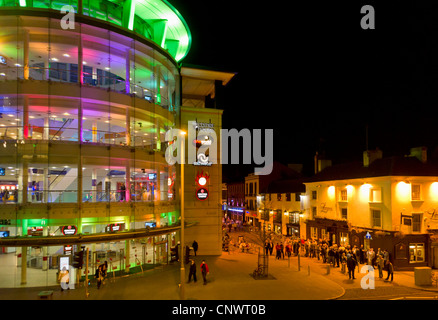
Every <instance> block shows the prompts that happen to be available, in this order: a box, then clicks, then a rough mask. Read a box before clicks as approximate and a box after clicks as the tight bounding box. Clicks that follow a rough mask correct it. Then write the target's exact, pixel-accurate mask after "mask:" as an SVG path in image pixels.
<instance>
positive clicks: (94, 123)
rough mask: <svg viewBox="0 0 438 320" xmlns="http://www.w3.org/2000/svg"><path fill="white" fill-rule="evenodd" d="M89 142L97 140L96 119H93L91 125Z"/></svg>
mask: <svg viewBox="0 0 438 320" xmlns="http://www.w3.org/2000/svg"><path fill="white" fill-rule="evenodd" d="M91 142H97V121H96V120H93V125H92V127H91Z"/></svg>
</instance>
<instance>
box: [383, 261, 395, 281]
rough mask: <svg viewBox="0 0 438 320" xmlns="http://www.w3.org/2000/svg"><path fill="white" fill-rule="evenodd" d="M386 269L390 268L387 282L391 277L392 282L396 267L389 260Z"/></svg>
mask: <svg viewBox="0 0 438 320" xmlns="http://www.w3.org/2000/svg"><path fill="white" fill-rule="evenodd" d="M386 267H387V268H388V269H387V271H388V276H387V277H386V279H385V281H388V279H389V276H391V281H390V282H392V280H393V279H394V266H393V265H392V263H391V261H389V260H388V263H387V264H386Z"/></svg>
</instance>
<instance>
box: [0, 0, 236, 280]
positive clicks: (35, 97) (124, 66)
mask: <svg viewBox="0 0 438 320" xmlns="http://www.w3.org/2000/svg"><path fill="white" fill-rule="evenodd" d="M65 5H70V6H71V7H72V8H73V9H74V12H75V14H74V19H73V20H72V19H70V20H69V21H68V28H66V26H65V24H63V23H62V22H63V19H64V20H65V17H66V14H71V13H72V12H71V10H72V9H71V7H70V8H67V9H65V7H64V6H65ZM69 10H70V11H69ZM0 17H1V19H0V26H1V28H0V30H1V31H0V43H1V46H0V147H1V150H0V189H1V201H0V234H1V235H2V236H4V238H1V239H0V246H1V250H2V253H5V254H8V255H7V256H9V257H13V258H11V263H10V264H9V262H8V266H9V265H10V268H9V269H6V270H2V271H4V272H6V273H4V274H10V275H11V277H10V278H11V282H10V283H8V284H7V286H14V285H15V286H19V285H24V284H27V285H32V284H34V283H36V282H35V281H36V277H37V276H36V275H34V273H33V270H38V271H39V273H40V274H41V270H43V271H46V272H44V273H43V274H44V276H43V277H44V279H45V280H44V284H52V283H53V282H54V281H55V279H56V276H55V275H54V274H53V275H52V273H56V272H57V271H59V269H60V267H61V264H62V263H66V262H65V261H67V262H68V263H70V264H71V263H72V260H71V258H70V260H68V259H67V260H65V259H62V258H65V257H68V256H70V257H71V253H72V251H73V252H75V251H76V252H77V251H79V250H81V246H82V247H84V246H86V247H87V248H89V249H90V252H91V260H90V263H91V264H92V265H93V266H95V265H96V264H98V263H102V262H103V261H108V262H109V263H110V264H111V266H110V267H111V270H116V271H118V272H131V271H132V269H135V268H138V266H139V265H141V264H143V265H147V264H151V265H152V264H161V263H168V262H169V261H170V260H171V255H170V247H172V246H175V245H176V244H177V242H178V241H179V235H178V231H179V229H180V209H181V208H180V199H181V195H180V188H181V179H180V168H179V165H169V164H168V163H167V162H166V160H165V150H166V148H167V146H168V144H169V142H166V141H165V132H166V131H167V130H169V129H171V128H180V127H181V121H182V118H181V117H182V113H181V111H182V106H183V104H184V103H183V101H182V100H183V95H182V89H183V87H184V88H185V89H186V90H187V91H188V94H189V95H190V96H189V98H190V99H189V100H188V99H187V98H185V103H186V104H187V108H189V109H190V117H191V119H193V120H195V119H196V118H198V119H201V120H202V119H203V116H204V115H206V114H209V112H208V111H205V110H206V106H205V105H202V104H201V105H199V104H198V105H196V106H194V105H193V103H194V101H196V100H197V99H198V100H199V99H201V100H208V101H209V103H210V104H211V103H214V101H215V100H214V92H215V88H216V87H217V86H218V84H217V85H216V87H215V86H214V83H215V82H217V81H222V82H223V81H225V80H224V79H222V78H220V77H219V76H220V73H219V74H217V73H209V74H205V72H204V71H202V72H201V71H199V72H201V74H200V75H199V77H198V78H201V79H194V77H192V75H191V74H190V72H191V73H193V72H196V69H193V68H188V69H187V70H186V72H187V73H189V76H183V75H182V71H181V64H180V62H181V60H182V59H183V58H184V57H185V56H186V54H187V53H188V50H189V48H190V43H191V35H190V30H189V28H188V26H187V24H186V22H185V20H184V19H183V17H182V16H181V15H180V14H179V13H178V11H177V10H176V9H175V8H174V7H173V6H172V5H170V4H169V3H168V2H167V1H165V0H154V1H142V0H140V1H131V0H125V1H111V0H92V1H86V2H85V1H82V0H74V1H69V2H62V1H61V2H54V1H50V0H48V1H37V0H20V1H19V2H18V1H12V2H11V1H2V2H0ZM70 17H71V16H70ZM203 72H204V73H203ZM203 76H206V77H207V76H208V77H207V79H202V77H203ZM227 77H229V75H227ZM231 77H232V75H231ZM184 79H185V80H184ZM202 81H204V82H205V83H208V85H205V86H199V82H202ZM194 82H196V84H197V85H198V86H195V88H193V89H191V86H192V85H193V84H194ZM205 83H203V84H205ZM211 83H213V87H212V86H211ZM190 90H192V92H190ZM208 106H209V105H207V107H208ZM186 113H187V112H186ZM186 113H185V114H186ZM210 113H211V112H210ZM214 114H215V122H216V123H219V124H220V122H221V115H222V113H221V111H219V110H216V111H215V112H214ZM183 121H187V119H186V118H184V119H183ZM198 121H199V120H198ZM202 121H205V122H208V120H202ZM185 129H187V128H185ZM214 168H215V169H216V171H215V172H212V173H211V175H210V176H211V177H214V181H212V179H210V181H209V183H212V182H214V187H213V188H210V199H209V201H211V202H213V201H215V200H216V198H218V197H219V202H218V205H216V203H214V205H215V208H218V210H220V207H219V205H220V192H221V190H220V188H219V187H217V186H216V179H217V177H218V176H220V175H221V170H220V165H216V166H215V167H214ZM186 174H192V175H193V174H194V173H193V172H190V170H189V172H187V171H186ZM186 179H187V178H186ZM192 180H193V181H194V178H193V179H191V180H190V181H191V182H193V181H192ZM218 181H221V179H218ZM218 186H220V182H219V183H218ZM186 190H187V189H186ZM216 192H217V195H216ZM193 194H194V192H193ZM204 205H205V204H204ZM210 205H211V206H213V203H211V204H210ZM188 218H190V215H188ZM198 220H199V219H197V221H196V222H197V223H198V222H199V221H198ZM201 220H202V219H201ZM201 225H202V221H201ZM210 229H215V230H216V229H218V230H220V222H218V223H217V224H215V225H213V224H212V223H210ZM209 231H210V232H211V230H209ZM219 232H220V231H217V232H216V233H217V234H219ZM67 238H68V240H66V239H67ZM219 239H220V237H219ZM213 240H214V239H212V241H213ZM219 242H220V241H218V243H217V245H216V244H215V246H217V247H219V246H220V243H219ZM71 245H73V247H72V246H71ZM207 246H208V245H207ZM207 246H206V247H207ZM206 247H204V248H206ZM213 251H214V250H213ZM205 252H206V253H207V252H208V250H205ZM0 256H2V257H3V258H4V255H0ZM62 261H64V262H62ZM18 270H19V271H18ZM38 284H39V285H41V283H38Z"/></svg>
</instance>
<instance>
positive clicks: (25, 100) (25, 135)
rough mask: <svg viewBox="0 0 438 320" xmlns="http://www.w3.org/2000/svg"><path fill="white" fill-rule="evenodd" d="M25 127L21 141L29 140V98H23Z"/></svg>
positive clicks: (23, 127)
mask: <svg viewBox="0 0 438 320" xmlns="http://www.w3.org/2000/svg"><path fill="white" fill-rule="evenodd" d="M22 121H23V126H22V134H21V136H20V139H24V140H27V139H29V97H28V96H24V97H23V119H22Z"/></svg>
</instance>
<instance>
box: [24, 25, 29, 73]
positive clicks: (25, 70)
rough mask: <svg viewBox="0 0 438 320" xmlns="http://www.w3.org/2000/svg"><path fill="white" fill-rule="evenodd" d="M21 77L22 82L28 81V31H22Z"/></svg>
mask: <svg viewBox="0 0 438 320" xmlns="http://www.w3.org/2000/svg"><path fill="white" fill-rule="evenodd" d="M23 65H24V68H23V77H24V80H29V31H28V30H26V29H24V31H23Z"/></svg>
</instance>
